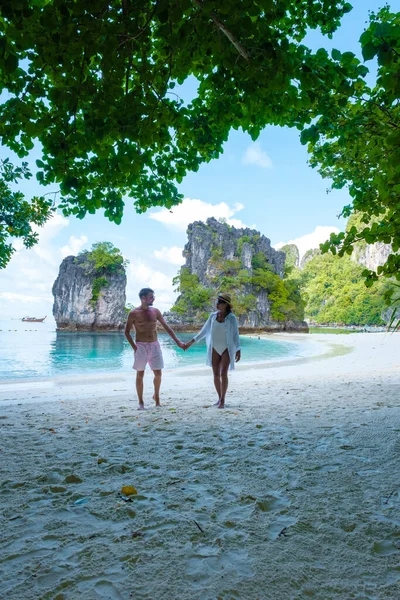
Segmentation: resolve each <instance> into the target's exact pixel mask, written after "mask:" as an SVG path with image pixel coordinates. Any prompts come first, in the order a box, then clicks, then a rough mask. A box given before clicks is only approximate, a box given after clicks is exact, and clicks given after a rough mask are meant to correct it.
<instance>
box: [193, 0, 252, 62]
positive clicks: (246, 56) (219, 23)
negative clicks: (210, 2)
mask: <svg viewBox="0 0 400 600" xmlns="http://www.w3.org/2000/svg"><path fill="white" fill-rule="evenodd" d="M192 2H193V4H195V5H196V6H198V7H199V8H200V9H201V10H204V3H203V0H192ZM210 17H211V19H212V20H213V21H214V23H215V25H216V26H217V27H218V29H220V30H221V31H222V33H223V34H224V35H226V37H227V38H228V40H229V41H230V42H231V44H233V45H234V46H235V48H236V50H237V51H238V52H239V54H240V55H241V56H243V58H244V59H245V60H246V61H247V62H249V61H250V54H249V53H248V52H247V50H246V48H245V47H244V46H242V44H241V43H240V42H239V41H238V40H237V39H236V37H235V36H234V35H233V33H232V32H231V31H229V29H228V28H227V27H226V26H225V25H224V24H223V23H222V21H220V19H218V17H217V15H216V14H215V12H214V11H213V10H212V11H210Z"/></svg>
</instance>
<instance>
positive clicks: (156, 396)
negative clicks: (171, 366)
mask: <svg viewBox="0 0 400 600" xmlns="http://www.w3.org/2000/svg"><path fill="white" fill-rule="evenodd" d="M153 373H154V396H153V399H154V400H155V403H156V406H161V404H160V386H161V375H162V370H161V369H154V370H153Z"/></svg>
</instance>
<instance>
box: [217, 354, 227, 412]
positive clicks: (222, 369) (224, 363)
mask: <svg viewBox="0 0 400 600" xmlns="http://www.w3.org/2000/svg"><path fill="white" fill-rule="evenodd" d="M229 363H230V358H229V352H228V350H225V352H224V353H223V354H222V356H221V362H220V377H221V396H220V401H219V405H218V408H224V406H225V394H226V391H227V389H228V369H229Z"/></svg>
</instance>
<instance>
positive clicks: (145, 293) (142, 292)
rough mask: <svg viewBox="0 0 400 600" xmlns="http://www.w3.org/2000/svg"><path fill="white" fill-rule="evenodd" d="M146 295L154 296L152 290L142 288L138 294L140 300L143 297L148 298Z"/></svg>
mask: <svg viewBox="0 0 400 600" xmlns="http://www.w3.org/2000/svg"><path fill="white" fill-rule="evenodd" d="M148 294H154V290H152V289H151V288H143V289H141V290H140V292H139V298H140V299H142V298H144V297H145V296H148Z"/></svg>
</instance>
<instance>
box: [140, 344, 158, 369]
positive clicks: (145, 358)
mask: <svg viewBox="0 0 400 600" xmlns="http://www.w3.org/2000/svg"><path fill="white" fill-rule="evenodd" d="M136 346H137V350H136V352H135V362H134V363H133V368H134V369H135V370H136V371H144V370H145V368H146V365H147V363H149V366H150V369H152V371H157V370H158V369H163V368H164V361H163V356H162V352H161V346H160V342H136Z"/></svg>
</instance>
